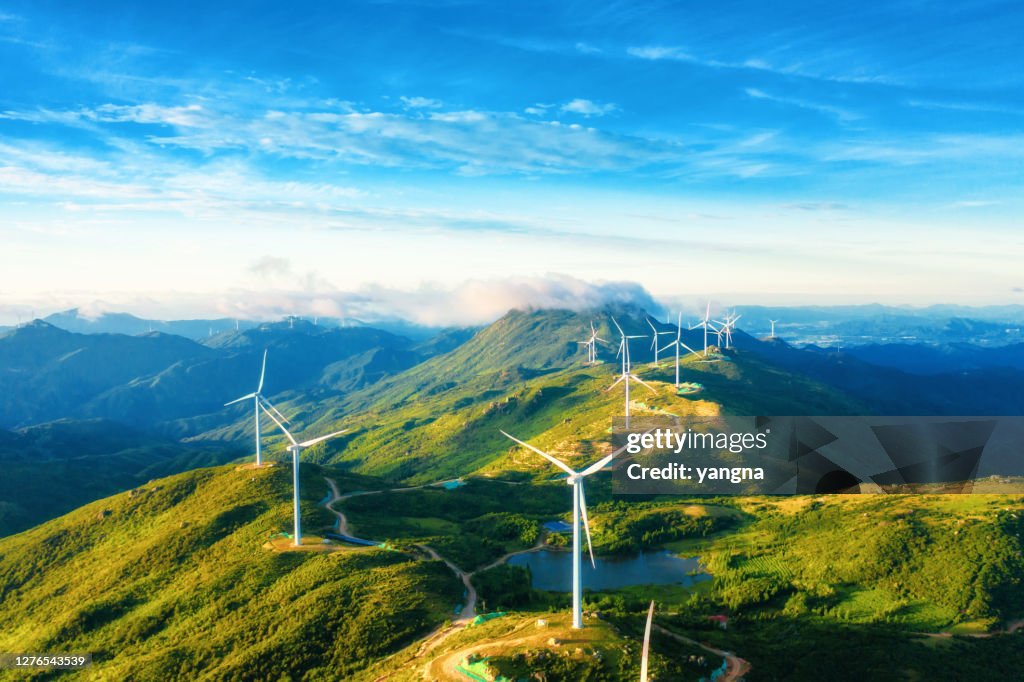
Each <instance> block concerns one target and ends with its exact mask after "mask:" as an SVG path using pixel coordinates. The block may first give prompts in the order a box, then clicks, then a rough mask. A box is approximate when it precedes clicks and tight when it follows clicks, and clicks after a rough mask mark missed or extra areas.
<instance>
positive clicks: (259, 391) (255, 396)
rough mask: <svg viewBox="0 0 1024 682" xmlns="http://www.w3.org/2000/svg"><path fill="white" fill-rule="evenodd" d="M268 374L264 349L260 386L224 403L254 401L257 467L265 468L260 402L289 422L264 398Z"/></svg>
mask: <svg viewBox="0 0 1024 682" xmlns="http://www.w3.org/2000/svg"><path fill="white" fill-rule="evenodd" d="M266 373H267V351H266V349H264V351H263V366H262V367H261V368H260V382H259V384H257V386H256V390H255V391H253V392H252V393H248V394H246V395H243V396H242V397H241V398H235V399H234V400H232V401H231V402H229V403H224V407H227V406H228V405H234V404H235V403H240V402H242V401H243V400H249V399H250V398H252V400H253V412H254V416H255V418H256V466H263V455H262V452H261V450H260V400H263V401H264V402H265V403H267V406H269V407H270V409H272V410H273V411H274V412H277V416H279V417H280V418H281V420H282V421H284V422H286V423H287V422H288V420H287V419H286V418H285V416H284V415H283V414H281V413H280V412H279V411H278V409H277V408H276V407H274V406H273V405H271V404H270V401H269V400H267V399H266V398H264V397H263V377H264V375H266Z"/></svg>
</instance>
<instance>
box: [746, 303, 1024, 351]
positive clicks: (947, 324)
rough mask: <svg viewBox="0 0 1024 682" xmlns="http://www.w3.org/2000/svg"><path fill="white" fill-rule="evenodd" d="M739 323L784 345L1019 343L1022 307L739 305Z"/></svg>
mask: <svg viewBox="0 0 1024 682" xmlns="http://www.w3.org/2000/svg"><path fill="white" fill-rule="evenodd" d="M736 311H737V312H738V313H740V314H742V315H743V319H742V321H741V324H740V326H741V327H742V328H743V329H746V330H747V331H749V332H750V333H752V334H755V335H757V336H760V337H766V336H768V335H769V334H770V331H771V320H776V324H775V333H776V335H777V336H778V337H780V338H783V339H785V340H786V341H788V342H789V343H792V344H797V345H802V344H817V345H827V346H833V347H836V346H840V347H844V348H848V347H850V346H859V345H867V344H880V343H910V344H919V343H922V344H947V343H970V344H976V345H986V346H1001V345H1005V344H1012V343H1021V342H1024V305H1002V306H982V307H969V306H956V305H934V306H928V307H923V308H914V307H909V306H883V305H879V304H871V305H851V306H793V307H765V306H738V307H737V308H736Z"/></svg>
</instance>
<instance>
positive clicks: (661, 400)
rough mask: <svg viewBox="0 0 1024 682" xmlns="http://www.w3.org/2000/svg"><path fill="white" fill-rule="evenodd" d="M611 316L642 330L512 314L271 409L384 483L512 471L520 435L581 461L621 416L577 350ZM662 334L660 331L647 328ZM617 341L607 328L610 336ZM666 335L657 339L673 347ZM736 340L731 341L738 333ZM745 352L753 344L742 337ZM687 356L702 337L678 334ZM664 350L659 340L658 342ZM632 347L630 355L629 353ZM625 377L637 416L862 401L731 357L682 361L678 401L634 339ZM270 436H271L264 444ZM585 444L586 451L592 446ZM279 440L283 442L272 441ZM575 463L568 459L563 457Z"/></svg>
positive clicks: (614, 395)
mask: <svg viewBox="0 0 1024 682" xmlns="http://www.w3.org/2000/svg"><path fill="white" fill-rule="evenodd" d="M611 315H614V316H615V318H616V320H617V321H618V322H619V324H620V325H622V326H623V328H624V330H625V331H626V333H627V334H633V333H642V332H643V330H644V328H645V327H646V329H647V332H648V334H649V333H650V327H649V326H647V321H646V319H647V318H646V315H645V314H644V313H643V311H641V310H638V309H616V310H611V311H608V310H605V311H587V312H582V313H574V312H569V311H558V310H539V311H511V312H509V313H508V314H507V315H505V316H504V317H503V318H502V319H500V320H498V321H497V322H495V323H494V324H492V325H490V326H489V327H487V328H486V329H484V330H481V331H480V332H478V333H477V334H476V335H475V336H474V337H473V338H472V339H470V340H469V341H467V342H465V343H464V344H462V345H461V346H459V347H457V348H456V349H455V350H453V351H451V352H449V353H447V354H444V355H441V356H437V357H434V358H431V359H429V360H427V361H425V362H423V363H421V364H419V365H416V366H415V367H412V368H411V369H409V370H407V371H405V372H402V373H400V374H397V375H394V376H391V377H388V378H386V379H384V380H382V381H380V382H378V383H375V384H371V385H369V386H366V387H364V388H362V389H360V390H357V391H354V392H352V393H349V394H346V395H343V396H337V397H334V398H332V399H331V400H324V399H322V398H320V397H317V396H310V395H299V394H296V395H294V396H283V398H284V399H283V400H282V401H281V402H280V403H279V405H278V406H279V407H280V408H281V409H282V410H284V411H285V413H286V414H288V415H289V416H290V417H292V418H293V421H294V422H295V423H296V424H301V425H302V430H308V431H311V432H319V431H327V430H335V429H336V428H338V429H340V428H347V429H349V431H350V432H349V434H346V436H345V437H343V438H341V439H338V440H337V441H333V442H332V443H331V444H329V445H328V447H326V448H325V449H324V450H322V451H321V452H320V453H319V454H318V455H317V459H316V461H318V462H322V463H332V464H336V465H339V466H344V467H346V468H350V469H351V470H353V471H358V472H360V473H365V474H372V475H376V476H383V477H386V478H389V479H393V480H402V481H408V482H416V483H422V482H426V481H431V480H437V479H439V478H444V477H452V476H461V475H466V474H469V473H472V472H474V471H481V470H491V469H496V470H497V469H502V468H512V469H517V468H521V466H517V465H515V463H512V462H508V461H507V459H506V458H505V455H506V454H507V453H508V451H509V446H510V444H509V442H508V441H507V439H505V438H504V437H503V436H501V434H500V432H499V429H505V430H506V431H510V432H512V433H515V434H517V435H519V436H520V437H522V438H534V437H537V438H539V439H540V440H539V442H541V443H548V444H551V445H552V447H554V448H555V449H556V450H561V448H562V446H563V444H565V443H566V442H572V443H578V442H579V441H581V440H582V441H583V446H582V450H581V453H582V454H584V455H588V454H589V453H590V452H591V450H588V448H593V447H597V446H598V444H599V443H602V442H603V441H604V440H605V438H606V431H607V429H608V426H609V424H610V423H611V419H612V417H614V416H621V415H622V414H623V413H624V408H623V394H622V387H621V385H620V386H619V387H617V388H616V389H615V390H613V391H608V390H606V389H608V387H609V386H610V385H611V384H612V383H613V382H614V380H615V378H616V377H617V376H618V374H619V372H620V363H619V361H618V360H617V359H616V358H615V345H614V343H612V344H610V345H603V346H601V348H600V349H599V353H598V355H599V358H601V359H602V360H603V362H602V363H601V364H599V365H594V366H590V365H586V364H584V361H585V359H586V354H585V352H584V351H583V350H582V349H581V346H580V345H579V343H578V341H579V340H581V339H586V338H588V337H589V335H590V323H591V321H595V323H596V325H595V326H596V327H597V331H598V335H599V336H601V337H602V338H604V339H608V340H609V341H613V340H615V339H616V338H617V337H616V335H613V334H612V330H611V329H609V327H612V329H614V326H613V324H612V322H611ZM656 326H657V327H658V328H659V330H660V329H665V330H668V329H669V327H668V326H667V325H661V324H659V325H656ZM617 333H618V332H617V331H616V332H615V334H617ZM674 334H675V330H674V328H672V336H663V337H661V338H662V339H669V338H673V337H674ZM738 336H739V335H738ZM744 338H746V339H748V340H749V341H750V342H751V343H760V342H758V341H756V340H753V339H750V337H744ZM684 340H685V342H687V343H688V344H691V345H693V346H694V347H702V346H698V344H702V343H703V335H702V333H701V332H697V331H694V332H687V333H685V335H684ZM663 343H665V341H663ZM634 344H635V347H634ZM631 349H632V350H631V352H630V355H631V359H632V360H633V363H634V364H633V368H634V370H633V371H634V372H635V373H638V374H639V375H640V376H641V377H642V378H643V379H644V380H645V381H647V382H648V383H649V384H650V385H651V386H652V388H653V389H654V390H653V392H649V391H648V390H647V389H644V388H636V387H634V392H633V394H632V403H633V406H634V407H633V412H634V414H649V413H657V412H658V411H659V410H664V411H667V412H670V413H673V414H679V415H686V414H718V413H720V412H722V411H724V412H730V413H734V414H798V413H804V412H805V411H809V412H810V413H813V414H864V413H868V412H870V410H871V407H870V404H869V403H868V402H866V401H860V400H857V399H855V398H851V397H850V396H848V395H846V394H844V393H843V392H842V391H839V390H837V389H835V388H833V387H831V386H828V385H825V384H822V383H821V382H817V381H814V380H812V379H809V378H807V377H805V376H803V375H801V374H799V373H796V372H792V371H783V370H779V369H778V368H776V367H773V366H772V365H770V364H769V363H766V362H764V361H763V360H761V359H759V358H758V357H757V356H756V355H754V354H751V353H737V354H731V355H729V356H728V358H727V359H725V360H722V361H720V362H702V359H703V358H698V357H696V356H689V357H686V358H685V359H684V369H683V371H682V377H681V378H682V380H683V381H696V382H698V383H701V384H702V385H703V386H704V391H703V393H701V394H700V395H698V396H696V397H681V396H678V395H676V391H675V389H674V386H673V385H672V382H673V380H674V365H673V364H672V363H673V362H674V356H673V358H672V360H671V361H663V362H662V364H661V365H660V366H658V367H654V366H652V365H650V361H651V360H652V359H653V356H652V350H651V347H650V341H649V340H647V339H637V340H633V341H631ZM250 437H251V420H249V419H248V418H246V417H244V416H243V417H241V418H240V419H239V420H238V421H236V422H235V423H234V424H232V425H230V426H228V427H221V428H216V429H211V430H210V431H208V432H206V433H203V434H201V435H200V436H197V437H196V439H197V441H200V442H203V441H206V442H213V441H226V442H236V441H241V440H244V439H247V438H250ZM274 438H276V434H275V435H272V436H270V439H271V442H273V440H272V439H274ZM591 442H593V443H594V444H593V445H591V444H590V443H591ZM278 443H280V441H278ZM563 454H566V455H574V454H576V453H574V452H565V453H563Z"/></svg>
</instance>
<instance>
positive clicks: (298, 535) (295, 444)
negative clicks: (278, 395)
mask: <svg viewBox="0 0 1024 682" xmlns="http://www.w3.org/2000/svg"><path fill="white" fill-rule="evenodd" d="M264 402H266V401H265V400H260V402H259V405H260V407H262V408H263V411H264V412H266V413H267V416H268V417H270V418H271V419H273V420H274V423H275V424H277V425H278V426H280V427H281V430H282V431H284V435H285V436H287V437H288V440H290V441H291V443H292V444H291V445H289V446H288V450H290V451H291V453H292V489H293V510H292V514H293V515H294V517H295V518H294V523H295V533H294V536H293V538H292V540H293V543H294V545H295V546H296V547H299V546H301V545H302V512H301V511H300V509H299V455H301V454H302V451H303V450H305V449H306V448H308V447H309V446H311V445H316V444H317V443H320V442H323V441H325V440H327V439H328V438H334V437H335V436H340V435H341V434H343V433H345V432H346V431H348V429H342V430H341V431H335V432H334V433H329V434H327V435H326V436H320V437H319V438H312V439H310V440H304V441H302V442H301V443H300V442H299V441H297V440H295V437H294V436H293V435H292V434H291V432H290V431H288V429H286V428H285V427H284V424H282V423H281V422H280V421H278V419H277V417H275V416H274V413H273V412H271V411H270V410H268V409H267V408H266V407H265V406H264V405H263V403H264Z"/></svg>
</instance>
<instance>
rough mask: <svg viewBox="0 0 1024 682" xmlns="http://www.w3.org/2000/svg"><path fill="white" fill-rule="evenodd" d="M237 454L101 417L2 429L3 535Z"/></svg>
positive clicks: (0, 508)
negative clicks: (155, 479)
mask: <svg viewBox="0 0 1024 682" xmlns="http://www.w3.org/2000/svg"><path fill="white" fill-rule="evenodd" d="M239 454H241V453H240V452H239V451H238V450H236V449H235V448H233V447H228V448H225V447H223V446H221V447H216V448H210V447H205V446H202V445H189V444H185V443H178V442H175V441H172V440H169V439H167V438H162V437H160V436H157V435H155V434H153V433H148V432H145V431H142V430H140V429H137V428H133V427H130V426H127V425H125V424H118V423H115V422H110V421H106V420H100V419H96V420H84V421H73V420H60V421H56V422H50V423H47V424H41V425H37V426H32V427H28V428H25V429H20V430H18V431H4V430H0V468H2V470H3V476H0V537H2V536H4V535H10V534H12V533H17V532H19V531H22V530H24V529H26V528H30V527H32V526H34V525H36V524H38V523H42V522H43V521H46V520H47V519H51V518H54V517H55V516H59V515H61V514H64V513H66V512H69V511H71V510H72V509H75V508H76V507H79V506H81V505H83V504H86V503H88V502H91V501H93V500H95V499H98V498H101V497H105V496H107V495H111V494H113V493H116V492H120V491H123V490H127V489H129V488H133V487H135V486H138V485H140V484H142V483H145V482H146V481H148V480H150V479H153V478H158V477H160V476H167V475H169V474H173V473H178V472H180V471H187V470H189V469H194V468H196V467H202V466H209V465H212V464H220V463H223V462H226V461H230V460H231V459H234V458H235V457H238V456H239Z"/></svg>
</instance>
